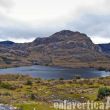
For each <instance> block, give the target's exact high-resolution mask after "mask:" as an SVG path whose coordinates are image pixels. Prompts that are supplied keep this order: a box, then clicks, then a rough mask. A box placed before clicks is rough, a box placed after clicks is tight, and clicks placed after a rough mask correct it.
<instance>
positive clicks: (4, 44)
mask: <svg viewBox="0 0 110 110" xmlns="http://www.w3.org/2000/svg"><path fill="white" fill-rule="evenodd" d="M14 44H15V43H14V42H12V41H2V42H0V46H6V47H8V46H12V45H14Z"/></svg>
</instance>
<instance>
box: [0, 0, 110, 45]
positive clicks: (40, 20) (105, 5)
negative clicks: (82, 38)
mask: <svg viewBox="0 0 110 110" xmlns="http://www.w3.org/2000/svg"><path fill="white" fill-rule="evenodd" d="M7 10H10V11H7ZM109 24H110V0H91V1H88V0H77V1H76V0H45V1H44V0H0V40H3V39H4V40H7V39H8V40H14V41H18V42H24V41H28V39H30V40H32V39H34V38H36V37H45V36H49V35H51V34H53V33H54V32H56V31H60V30H64V29H70V30H72V31H80V32H83V33H86V34H88V35H89V36H90V37H91V38H92V39H93V41H94V42H95V43H101V42H110V31H109V30H110V25H109ZM104 39H107V40H104Z"/></svg>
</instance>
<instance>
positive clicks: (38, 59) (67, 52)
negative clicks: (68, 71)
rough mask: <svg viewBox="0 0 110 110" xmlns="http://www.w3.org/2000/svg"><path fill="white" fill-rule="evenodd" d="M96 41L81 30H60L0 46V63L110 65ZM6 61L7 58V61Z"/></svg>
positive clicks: (7, 64)
mask: <svg viewBox="0 0 110 110" xmlns="http://www.w3.org/2000/svg"><path fill="white" fill-rule="evenodd" d="M102 50H103V49H102V48H101V47H100V45H96V44H94V43H93V42H92V40H91V39H90V38H89V37H88V36H87V35H86V34H83V33H80V32H73V31H70V30H62V31H60V32H56V33H55V34H52V35H51V36H49V37H44V38H36V39H35V40H34V41H33V42H31V43H14V45H12V46H10V47H9V48H7V47H6V46H4V47H0V51H1V53H0V57H1V60H0V65H1V67H2V65H3V64H4V65H5V66H10V65H11V66H21V65H32V64H40V65H55V66H63V67H72V68H77V67H78V68H79V67H96V68H99V67H103V68H107V69H108V68H109V67H110V63H109V61H110V58H109V57H107V56H106V55H105V53H104V52H103V51H102ZM7 61H8V62H7Z"/></svg>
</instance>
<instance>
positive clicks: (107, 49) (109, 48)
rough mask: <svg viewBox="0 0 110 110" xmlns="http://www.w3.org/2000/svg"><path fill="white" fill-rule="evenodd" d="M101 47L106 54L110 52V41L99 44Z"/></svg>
mask: <svg viewBox="0 0 110 110" xmlns="http://www.w3.org/2000/svg"><path fill="white" fill-rule="evenodd" d="M99 46H100V47H101V49H102V51H103V52H104V53H106V54H110V43H108V44H99Z"/></svg>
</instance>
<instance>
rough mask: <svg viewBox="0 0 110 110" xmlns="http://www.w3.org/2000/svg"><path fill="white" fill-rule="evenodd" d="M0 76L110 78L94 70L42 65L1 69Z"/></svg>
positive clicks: (104, 72)
mask: <svg viewBox="0 0 110 110" xmlns="http://www.w3.org/2000/svg"><path fill="white" fill-rule="evenodd" d="M0 74H24V75H30V76H32V77H38V78H42V79H59V78H64V79H73V77H75V76H76V75H79V76H81V77H82V78H95V77H106V76H110V72H106V71H99V70H96V69H94V68H79V69H71V68H63V67H51V66H40V65H33V66H24V67H14V68H5V69H0Z"/></svg>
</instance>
